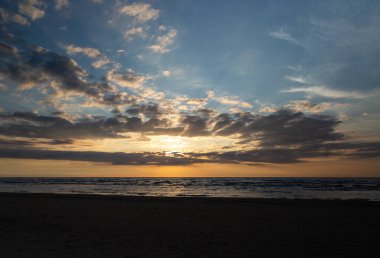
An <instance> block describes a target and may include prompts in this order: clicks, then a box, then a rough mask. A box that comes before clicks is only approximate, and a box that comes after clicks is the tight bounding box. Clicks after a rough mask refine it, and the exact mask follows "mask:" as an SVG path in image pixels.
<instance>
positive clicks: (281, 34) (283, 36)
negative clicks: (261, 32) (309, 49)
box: [269, 28, 303, 46]
mask: <svg viewBox="0 0 380 258" xmlns="http://www.w3.org/2000/svg"><path fill="white" fill-rule="evenodd" d="M269 35H270V36H271V37H273V38H276V39H280V40H284V41H287V42H289V43H292V44H294V45H298V46H303V44H302V43H301V42H300V41H299V40H297V39H296V38H294V37H292V36H291V35H290V34H289V33H288V32H286V31H285V30H284V28H280V29H279V30H276V31H270V32H269Z"/></svg>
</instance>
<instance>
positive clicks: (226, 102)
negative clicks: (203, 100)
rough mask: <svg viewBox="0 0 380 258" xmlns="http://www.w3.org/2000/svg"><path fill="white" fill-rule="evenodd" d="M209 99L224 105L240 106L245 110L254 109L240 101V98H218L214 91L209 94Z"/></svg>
mask: <svg viewBox="0 0 380 258" xmlns="http://www.w3.org/2000/svg"><path fill="white" fill-rule="evenodd" d="M207 99H208V100H214V101H217V102H219V103H221V104H224V105H231V106H239V107H243V108H252V105H251V104H250V103H248V102H245V101H242V100H240V99H239V97H237V96H222V97H217V96H216V95H215V92H213V91H208V92H207Z"/></svg>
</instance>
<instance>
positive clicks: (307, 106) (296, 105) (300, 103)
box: [284, 100, 348, 113]
mask: <svg viewBox="0 0 380 258" xmlns="http://www.w3.org/2000/svg"><path fill="white" fill-rule="evenodd" d="M347 105H348V104H343V103H330V102H322V103H318V104H315V103H310V102H309V101H308V100H293V101H290V102H289V103H288V104H286V105H284V107H285V108H289V109H292V110H294V111H298V112H309V113H321V112H324V111H326V110H332V109H339V108H343V107H347Z"/></svg>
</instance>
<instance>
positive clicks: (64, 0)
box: [55, 0, 70, 10]
mask: <svg viewBox="0 0 380 258" xmlns="http://www.w3.org/2000/svg"><path fill="white" fill-rule="evenodd" d="M69 4H70V2H69V0H55V9H56V10H62V9H63V8H67V7H68V6H69Z"/></svg>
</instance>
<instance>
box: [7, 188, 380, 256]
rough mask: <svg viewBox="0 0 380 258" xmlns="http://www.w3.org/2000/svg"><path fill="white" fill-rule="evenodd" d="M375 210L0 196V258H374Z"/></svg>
mask: <svg viewBox="0 0 380 258" xmlns="http://www.w3.org/2000/svg"><path fill="white" fill-rule="evenodd" d="M379 225H380V203H378V202H377V203H376V202H367V201H360V200H356V201H322V200H274V199H210V198H146V197H115V196H108V197H107V196H88V195H86V196H84V195H49V194H5V193H2V194H0V257H380V233H379V232H380V231H379V230H380V227H379Z"/></svg>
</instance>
